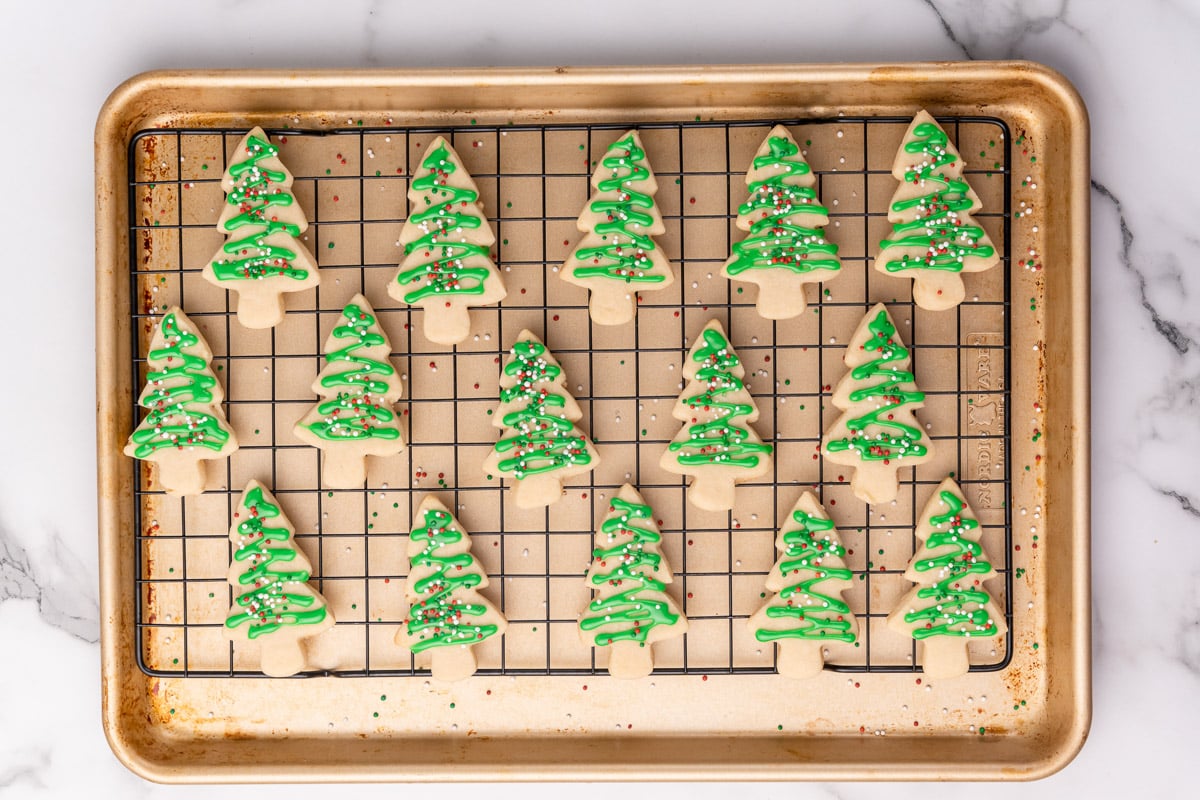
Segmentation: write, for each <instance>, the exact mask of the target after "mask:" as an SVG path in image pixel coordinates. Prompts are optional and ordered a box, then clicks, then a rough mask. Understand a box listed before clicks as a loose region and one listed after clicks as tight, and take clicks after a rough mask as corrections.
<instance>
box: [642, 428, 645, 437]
mask: <svg viewBox="0 0 1200 800" xmlns="http://www.w3.org/2000/svg"><path fill="white" fill-rule="evenodd" d="M645 435H646V429H645V428H642V436H645Z"/></svg>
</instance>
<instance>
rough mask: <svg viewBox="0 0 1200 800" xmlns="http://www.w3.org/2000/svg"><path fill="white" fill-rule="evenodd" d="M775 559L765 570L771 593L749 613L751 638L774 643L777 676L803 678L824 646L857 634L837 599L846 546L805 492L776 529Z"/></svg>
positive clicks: (845, 583)
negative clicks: (769, 569) (770, 595)
mask: <svg viewBox="0 0 1200 800" xmlns="http://www.w3.org/2000/svg"><path fill="white" fill-rule="evenodd" d="M775 549H776V550H778V551H779V559H778V560H777V561H776V562H775V565H774V566H773V567H771V571H770V572H769V573H768V574H767V582H766V588H767V590H768V591H770V592H774V595H773V596H772V597H769V598H768V599H767V602H766V603H765V604H764V605H763V606H762V608H760V609H759V610H758V611H756V612H755V613H754V614H753V615H752V616H751V617H750V629H751V631H753V633H754V638H755V639H757V640H758V641H759V642H763V643H764V644H768V645H769V644H770V643H772V642H773V643H775V646H776V647H777V648H778V654H777V658H776V668H777V669H778V670H779V674H780V675H786V676H787V677H790V678H808V677H812V676H813V675H817V674H819V673H820V672H821V671H822V670H823V669H824V668H825V648H826V647H828V646H829V645H831V644H833V643H835V642H845V643H848V644H849V643H853V642H854V641H855V640H856V639H857V638H858V619H857V618H856V617H855V616H854V614H852V613H851V612H850V606H849V605H847V604H846V601H845V600H844V599H843V598H842V592H844V591H846V590H847V589H849V588H851V586H853V585H854V584H853V581H852V578H853V577H854V576H853V573H851V572H850V570H849V568H847V566H846V562H845V560H844V559H845V556H846V548H845V547H843V546H842V542H841V539H840V537H839V536H838V532H837V528H836V527H834V524H833V521H832V520H831V519H829V514H827V513H826V512H825V508H824V507H823V506H822V505H821V504H820V503H819V502H817V498H816V497H815V496H814V495H813V494H812V492H805V493H804V494H802V495H800V499H799V500H798V501H797V502H796V505H795V506H794V507H793V508H792V513H791V514H790V515H789V516H788V518H787V521H786V522H784V524H783V527H782V528H780V529H779V538H777V539H776V540H775Z"/></svg>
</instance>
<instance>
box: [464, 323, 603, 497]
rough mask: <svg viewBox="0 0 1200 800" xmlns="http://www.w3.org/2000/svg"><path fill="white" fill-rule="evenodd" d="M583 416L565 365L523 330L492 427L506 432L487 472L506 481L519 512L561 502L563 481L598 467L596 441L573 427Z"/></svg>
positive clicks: (502, 382)
mask: <svg viewBox="0 0 1200 800" xmlns="http://www.w3.org/2000/svg"><path fill="white" fill-rule="evenodd" d="M582 418H583V412H582V411H581V410H580V408H579V404H578V403H576V402H575V398H574V397H572V396H571V393H570V392H569V391H567V388H566V375H565V374H564V373H563V369H562V366H561V365H560V364H559V363H558V361H556V360H555V358H554V356H553V354H551V352H550V351H549V350H548V349H547V348H546V345H544V344H542V342H541V340H540V339H538V337H536V336H534V335H533V334H532V333H530V332H529V331H527V330H523V331H521V333H520V334H518V335H517V341H516V343H515V344H513V346H512V349H511V350H510V351H509V357H508V360H507V361H506V362H505V363H504V371H503V373H502V374H501V376H500V405H499V407H498V408H497V409H496V413H495V414H494V415H493V416H492V424H493V425H495V426H496V427H498V428H500V429H501V430H502V431H503V433H502V434H501V436H500V440H499V441H498V442H496V446H495V447H494V448H493V449H492V452H491V454H490V455H488V457H487V459H486V460H485V461H484V463H483V468H484V471H485V472H486V473H487V474H489V475H492V474H496V475H501V476H503V477H505V478H508V479H509V480H510V482H511V485H512V494H513V499H514V501H515V502H516V504H517V505H518V506H520V507H521V508H539V507H541V506H547V505H550V504H551V503H554V502H557V501H558V499H559V498H560V497H562V487H563V482H564V481H566V480H567V479H569V478H571V477H574V476H576V475H582V474H584V473H587V472H591V471H592V470H593V469H595V468H596V466H597V465H598V464H599V463H600V455H599V454H598V453H597V452H596V447H595V445H593V444H592V440H591V439H590V438H589V437H588V435H587V434H586V433H584V432H583V431H582V430H580V429H579V428H578V427H577V426H576V425H575V423H576V422H578V421H579V420H580V419H582Z"/></svg>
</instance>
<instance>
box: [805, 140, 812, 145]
mask: <svg viewBox="0 0 1200 800" xmlns="http://www.w3.org/2000/svg"><path fill="white" fill-rule="evenodd" d="M804 146H805V147H812V139H805V140H804Z"/></svg>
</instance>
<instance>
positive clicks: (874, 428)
mask: <svg viewBox="0 0 1200 800" xmlns="http://www.w3.org/2000/svg"><path fill="white" fill-rule="evenodd" d="M843 360H844V362H845V364H846V366H847V367H848V368H849V370H850V371H849V372H848V373H847V374H846V375H845V376H844V377H843V378H842V380H841V381H840V382H839V383H838V385H837V388H835V389H834V390H833V404H834V405H835V406H836V407H838V408H840V409H841V410H842V411H843V412H844V413H843V414H842V415H841V416H840V417H838V418H837V420H836V421H835V422H834V423H833V425H832V426H831V427H830V428H829V430H828V431H827V432H826V434H825V440H824V442H823V444H822V451H823V453H824V455H825V458H826V460H828V461H830V462H832V463H834V464H842V465H844V466H848V467H854V468H855V470H854V477H853V478H852V479H851V481H850V487H851V488H852V489H853V490H854V494H855V495H856V496H857V497H858V498H859V499H860V500H862V501H863V502H864V503H887V502H890V501H892V500H895V499H896V493H897V491H898V490H899V481H898V479H897V478H896V471H897V470H899V469H900V467H902V466H907V465H909V464H912V465H914V466H915V465H916V464H921V463H923V462H925V461H928V460H929V459H930V458H932V457H933V443H932V442H931V441H930V440H929V436H928V435H927V434H926V433H925V430H924V429H923V428H922V427H921V424H920V423H919V422H917V419H916V417H915V416H914V415H913V412H914V411H915V410H916V409H918V408H922V407H924V405H925V395H924V393H923V392H920V391H918V390H917V385H916V383H915V378H914V377H913V374H912V373H911V372H909V371H908V368H909V363H910V361H911V360H912V359H911V357H910V355H909V351H908V348H907V347H905V346H904V342H903V341H901V339H900V334H899V333H897V332H896V324H895V323H894V322H893V321H892V317H891V315H890V314H888V312H887V308H885V307H884V305H883V304H882V303H880V304H878V305H876V306H875V307H874V308H872V309H871V310H870V311H868V312H867V315H866V316H865V317H863V321H862V322H861V323H859V326H858V330H856V331H855V332H854V335H853V336H852V337H851V338H850V346H849V347H847V348H846V355H845V358H844V359H843Z"/></svg>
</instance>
